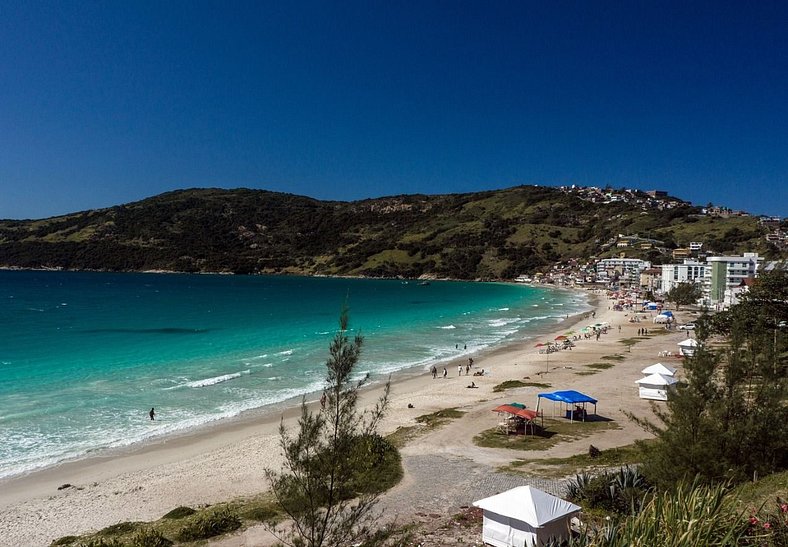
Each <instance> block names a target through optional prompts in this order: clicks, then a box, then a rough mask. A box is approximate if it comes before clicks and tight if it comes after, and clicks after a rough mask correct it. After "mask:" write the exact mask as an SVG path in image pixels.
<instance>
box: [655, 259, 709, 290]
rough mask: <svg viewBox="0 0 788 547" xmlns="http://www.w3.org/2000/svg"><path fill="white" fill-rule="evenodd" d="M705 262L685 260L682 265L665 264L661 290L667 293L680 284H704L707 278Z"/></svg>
mask: <svg viewBox="0 0 788 547" xmlns="http://www.w3.org/2000/svg"><path fill="white" fill-rule="evenodd" d="M707 267H708V266H707V264H706V263H705V262H698V261H696V260H685V261H684V262H683V263H682V264H663V265H662V278H661V284H660V290H661V291H662V294H665V293H667V292H668V291H670V290H671V289H672V288H673V287H675V286H676V285H678V284H679V283H703V282H704V279H705V278H706V268H707Z"/></svg>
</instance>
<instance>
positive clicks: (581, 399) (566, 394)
mask: <svg viewBox="0 0 788 547" xmlns="http://www.w3.org/2000/svg"><path fill="white" fill-rule="evenodd" d="M541 399H547V400H549V401H553V402H555V403H561V404H565V405H567V410H566V417H567V418H569V420H570V421H574V419H575V416H577V417H579V418H581V419H582V420H583V421H585V420H586V403H594V414H596V403H597V400H596V399H594V398H593V397H590V396H588V395H586V394H585V393H580V392H579V391H574V390H571V389H569V390H565V391H553V392H552V393H540V394H539V395H538V399H537V401H536V411H537V412H538V411H539V403H540V402H541ZM569 405H575V409H574V410H570V409H569ZM579 405H582V406H579ZM554 414H555V413H554Z"/></svg>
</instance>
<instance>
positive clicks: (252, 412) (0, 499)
mask: <svg viewBox="0 0 788 547" xmlns="http://www.w3.org/2000/svg"><path fill="white" fill-rule="evenodd" d="M143 273H144V272H143ZM496 283H498V282H496ZM510 284H511V285H515V286H518V287H522V285H521V284H514V283H510ZM536 288H537V289H547V290H549V291H550V292H553V293H556V292H557V293H564V294H566V295H567V302H566V305H567V306H572V307H578V308H582V311H578V312H577V313H574V314H573V315H572V317H574V316H576V315H578V314H583V313H587V312H588V311H589V310H590V309H591V306H592V304H590V303H589V298H590V297H592V295H591V294H590V293H589V292H588V291H585V290H579V289H578V290H572V289H568V288H558V287H552V286H545V287H536ZM548 294H549V293H548ZM569 295H579V296H580V300H582V302H577V301H575V302H574V303H573V302H570V301H569V298H570V296H569ZM553 313H554V315H552V316H549V317H548V318H546V320H542V321H540V322H539V323H540V324H539V323H538V324H537V325H536V326H529V325H522V326H521V327H520V329H519V330H518V332H516V333H513V334H510V335H507V336H505V337H503V338H501V339H500V340H498V341H497V342H495V343H493V344H491V345H488V346H483V347H482V348H472V349H470V350H467V351H463V350H462V349H460V350H459V351H458V354H457V355H451V356H442V357H441V358H440V359H438V358H435V359H436V360H435V361H430V362H426V361H419V362H416V363H413V362H411V363H409V364H406V365H405V366H403V367H402V368H399V369H396V370H394V371H393V372H391V373H388V372H377V373H373V375H372V377H371V378H370V381H369V382H368V383H367V385H366V386H365V387H364V390H365V391H366V390H370V389H376V388H380V387H382V385H383V384H384V383H385V381H386V377H387V376H391V378H392V384H395V383H398V382H400V381H403V380H406V379H408V378H410V377H414V376H419V375H421V374H424V373H426V371H427V370H428V369H429V367H430V366H431V365H432V364H435V365H436V366H438V367H439V368H440V367H443V366H446V367H448V368H451V367H456V366H457V364H458V362H462V363H465V361H466V360H467V358H468V357H471V356H472V357H473V358H474V359H479V358H484V356H486V355H488V354H490V353H494V352H498V351H501V350H502V349H503V348H506V347H508V346H511V345H513V344H518V343H520V342H522V341H523V340H529V339H532V338H536V337H539V336H541V335H542V334H543V333H545V332H550V331H551V330H553V329H555V328H557V327H556V325H559V324H562V323H563V322H565V321H566V319H561V318H560V315H559V314H561V313H562V310H561V309H560V308H556V309H554V310H553ZM325 351H326V352H327V347H326V348H325ZM359 365H360V367H361V368H363V367H364V356H363V354H362V359H361V362H360V363H359ZM307 389H308V388H307ZM319 394H320V390H314V391H306V392H304V393H302V394H298V395H294V396H290V397H288V398H287V399H283V400H279V401H275V402H272V403H268V404H266V405H264V406H260V407H255V408H249V409H246V410H242V411H240V412H239V413H237V414H234V415H231V416H225V417H217V418H215V419H211V420H208V421H205V422H203V423H200V424H197V425H192V426H189V427H186V428H182V429H176V430H174V431H169V432H167V433H163V434H159V435H154V436H149V437H145V438H142V439H139V440H134V441H131V442H128V443H123V444H118V445H116V446H103V447H95V448H89V449H87V450H86V451H85V452H82V453H80V454H74V455H69V456H65V457H63V458H62V459H60V460H59V461H56V462H51V463H47V464H45V465H41V466H39V467H35V468H32V469H28V470H23V471H20V472H17V473H15V474H12V475H9V476H4V477H0V507H2V506H3V505H4V498H5V497H6V496H5V495H4V491H6V490H14V489H15V483H17V482H20V481H24V480H26V479H28V478H29V477H34V476H49V475H52V474H57V469H58V468H65V469H74V468H76V469H78V468H79V467H80V466H82V465H83V464H82V462H83V461H84V462H88V463H90V462H93V461H98V462H100V461H104V460H107V459H112V458H124V457H128V456H130V455H134V454H137V453H140V452H143V451H146V450H148V448H149V447H157V446H163V445H171V444H173V443H178V444H180V445H183V444H187V443H188V442H189V440H190V439H191V440H193V439H199V438H200V437H203V436H209V435H213V434H215V433H216V432H217V431H219V432H220V431H221V430H223V429H225V428H232V429H235V428H237V427H239V424H246V423H250V422H257V421H266V420H269V419H270V415H276V416H280V415H282V414H287V412H288V411H289V410H291V409H292V408H295V407H298V406H300V403H301V399H302V398H303V397H306V399H307V401H308V402H315V401H317V399H318V398H319Z"/></svg>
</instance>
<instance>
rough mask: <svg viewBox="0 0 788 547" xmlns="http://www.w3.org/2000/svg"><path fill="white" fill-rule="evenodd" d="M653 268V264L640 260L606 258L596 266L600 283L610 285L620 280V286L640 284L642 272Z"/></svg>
mask: <svg viewBox="0 0 788 547" xmlns="http://www.w3.org/2000/svg"><path fill="white" fill-rule="evenodd" d="M650 267H651V262H648V261H646V260H640V259H638V258H604V259H602V260H600V261H599V262H597V264H596V277H597V280H598V281H602V282H606V283H610V282H614V281H616V280H618V282H619V283H620V284H626V285H634V286H637V285H639V284H640V272H641V271H643V270H645V269H646V268H650Z"/></svg>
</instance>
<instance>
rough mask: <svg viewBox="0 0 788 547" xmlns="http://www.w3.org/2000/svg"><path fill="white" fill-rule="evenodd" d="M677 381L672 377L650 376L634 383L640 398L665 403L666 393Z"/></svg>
mask: <svg viewBox="0 0 788 547" xmlns="http://www.w3.org/2000/svg"><path fill="white" fill-rule="evenodd" d="M678 382H679V381H678V380H676V379H675V378H674V377H673V376H663V375H662V374H652V375H650V376H646V377H645V378H641V379H640V380H638V381H636V382H635V383H636V384H638V386H639V387H640V398H641V399H651V400H654V401H667V400H668V392H669V391H670V390H671V389H672V388H673V386H674V385H676V384H677V383H678Z"/></svg>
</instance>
